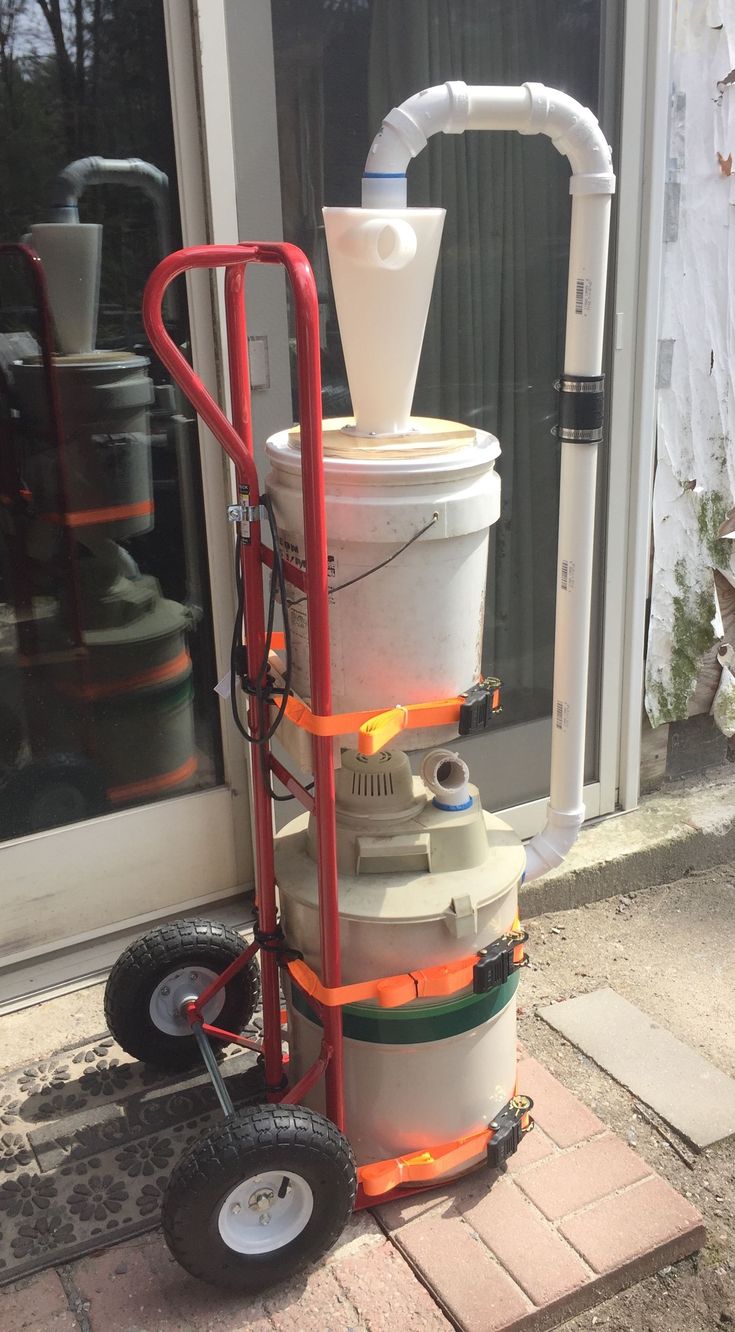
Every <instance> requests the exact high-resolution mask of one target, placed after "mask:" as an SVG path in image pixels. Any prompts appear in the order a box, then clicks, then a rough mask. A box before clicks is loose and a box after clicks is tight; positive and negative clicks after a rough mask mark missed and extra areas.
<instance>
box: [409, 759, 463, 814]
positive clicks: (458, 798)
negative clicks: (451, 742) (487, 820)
mask: <svg viewBox="0 0 735 1332" xmlns="http://www.w3.org/2000/svg"><path fill="white" fill-rule="evenodd" d="M421 780H422V782H423V783H424V785H425V786H426V788H427V790H428V791H430V792H431V794H432V796H433V797H434V801H435V803H438V804H439V806H440V807H441V808H442V809H467V808H468V806H469V805H471V804H472V796H471V795H470V790H469V786H468V785H467V783H468V782H469V780H470V770H469V768H468V767H467V764H466V763H465V761H464V759H463V758H460V756H459V754H457V753H455V752H454V750H452V749H432V750H430V751H429V753H428V754H425V755H424V758H423V761H422V763H421Z"/></svg>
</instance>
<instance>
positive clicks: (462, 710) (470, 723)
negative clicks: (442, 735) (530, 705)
mask: <svg viewBox="0 0 735 1332" xmlns="http://www.w3.org/2000/svg"><path fill="white" fill-rule="evenodd" d="M502 687H503V686H502V683H501V681H500V680H498V678H497V676H494V675H489V676H488V677H487V679H486V680H480V681H479V682H478V684H475V685H472V687H471V688H470V689H468V690H467V691H466V692H465V694H464V695H463V699H464V702H463V703H460V705H459V726H458V730H459V734H460V735H477V734H479V732H481V731H486V730H487V728H488V726H490V724H491V722H492V719H493V717H496V716H497V715H498V713H499V712H502V711H503V708H502V704H501V690H502Z"/></svg>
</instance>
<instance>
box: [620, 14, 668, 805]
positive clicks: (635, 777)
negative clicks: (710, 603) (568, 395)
mask: <svg viewBox="0 0 735 1332" xmlns="http://www.w3.org/2000/svg"><path fill="white" fill-rule="evenodd" d="M673 8H674V6H673V5H672V4H671V2H670V0H650V4H649V6H648V34H647V35H648V43H647V63H646V67H645V68H644V69H643V70H642V71H641V83H642V85H643V87H644V88H645V90H646V98H645V119H642V120H641V124H643V126H644V140H643V197H642V225H641V264H640V279H641V280H640V288H639V292H640V296H639V314H638V338H637V344H636V382H635V399H634V410H633V421H632V438H633V441H634V449H633V456H632V460H631V463H632V465H631V468H630V487H631V496H630V516H629V525H628V532H627V550H628V565H627V570H626V614H625V640H624V644H623V680H622V690H621V695H622V703H621V739H620V793H619V802H620V804H621V806H622V807H623V809H632V808H633V807H634V806H635V805H637V803H638V799H639V795H640V767H641V723H642V707H643V681H644V670H645V663H644V656H643V648H644V642H645V632H646V622H645V618H646V598H647V590H648V565H649V556H650V541H651V510H652V504H653V470H654V461H655V455H656V366H657V360H658V332H659V312H660V297H661V269H662V262H663V220H664V197H665V186H666V159H667V151H668V122H669V104H670V82H671V44H672V38H673ZM639 132H640V131H639Z"/></svg>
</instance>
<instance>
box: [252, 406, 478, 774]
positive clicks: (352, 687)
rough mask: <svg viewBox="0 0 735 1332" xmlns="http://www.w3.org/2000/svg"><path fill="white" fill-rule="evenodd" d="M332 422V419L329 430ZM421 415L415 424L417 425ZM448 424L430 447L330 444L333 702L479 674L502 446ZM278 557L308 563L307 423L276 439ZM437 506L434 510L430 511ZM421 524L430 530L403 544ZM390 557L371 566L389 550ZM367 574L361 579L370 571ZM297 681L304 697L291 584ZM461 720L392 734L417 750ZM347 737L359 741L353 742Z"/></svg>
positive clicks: (353, 704)
mask: <svg viewBox="0 0 735 1332" xmlns="http://www.w3.org/2000/svg"><path fill="white" fill-rule="evenodd" d="M334 424H335V423H332V422H325V430H326V431H327V432H328V439H331V438H333V436H334V433H335V432H334V430H333V429H332V430H330V427H333V426H334ZM417 424H418V423H417ZM442 424H444V425H446V427H447V430H446V432H444V434H443V436H442V439H441V442H440V443H439V444H438V445H436V444H435V445H434V446H433V447H430V446H429V445H428V444H427V443H426V438H425V437H424V447H423V448H422V447H421V444H420V440H421V438H422V437H421V436H418V437H417V441H416V443H415V444H414V446H413V448H409V447H404V451H403V453H402V454H396V453H395V451H393V452H391V449H392V448H393V449H395V446H385V447H384V448H381V447H380V446H378V445H371V447H370V448H369V449H366V450H364V451H363V452H361V453H349V452H345V454H344V456H337V455H336V454H334V453H328V452H327V451H326V450H325V458H324V473H325V487H326V508H327V546H328V555H329V574H330V586H332V587H334V588H335V589H340V587H341V585H342V584H343V583H351V581H352V580H353V579H358V578H359V579H360V581H359V582H353V583H352V585H351V586H349V587H345V588H344V589H342V590H335V591H334V592H333V594H332V596H331V597H330V645H329V646H330V653H331V666H332V693H333V702H332V706H333V711H335V712H350V711H353V710H362V709H375V710H376V711H381V710H383V709H387V708H391V707H394V706H395V705H396V704H399V703H400V704H407V703H426V702H431V701H433V700H440V699H443V698H450V697H453V696H454V695H456V694H458V693H461V692H462V691H463V690H465V689H468V688H469V687H470V685H472V684H473V683H474V682H476V680H477V679H478V676H479V672H480V653H481V647H482V631H483V612H484V602H485V582H486V577H487V558H488V533H489V528H490V526H491V524H492V523H494V522H496V521H497V519H498V516H499V513H500V479H499V477H498V476H497V474H496V472H495V470H494V466H495V459H496V458H497V456H498V454H499V452H500V449H499V445H498V442H497V440H496V439H495V438H494V437H493V436H492V435H486V434H480V433H475V432H473V431H468V430H467V429H466V428H464V427H461V426H456V427H454V429H455V431H456V436H455V438H454V439H452V433H451V427H450V425H449V423H442ZM267 453H268V458H269V461H270V464H271V470H270V472H269V474H268V477H267V479H266V486H267V489H268V492H269V494H270V495H271V497H272V499H273V505H274V509H275V513H276V519H277V522H278V528H279V536H280V542H281V548H282V551H283V554H284V555H285V556H286V557H287V558H288V559H290V560H291V561H292V562H293V563H295V564H297V565H299V566H301V567H303V565H304V561H305V551H304V535H303V530H304V529H303V513H302V500H301V459H300V452H299V436H298V432H294V431H283V432H281V433H280V434H278V435H274V436H273V437H272V438H271V439H269V440H268V443H267ZM434 514H436V515H437V517H436V520H435V521H432V520H433V518H434ZM422 528H428V530H427V531H426V532H424V534H423V535H422V536H421V537H420V538H419V539H418V540H416V541H414V543H413V544H412V545H411V546H409V547H408V549H406V550H404V551H402V553H400V554H397V553H396V552H398V551H400V550H401V547H403V546H405V545H406V543H407V542H408V541H410V540H411V538H412V537H415V536H416V534H417V533H418V532H420V531H421V529H422ZM392 555H395V556H396V558H395V559H393V560H392V561H391V563H390V564H388V565H387V566H386V567H384V568H381V569H378V570H377V571H376V572H369V571H370V570H372V569H374V567H375V566H376V565H380V564H382V563H383V561H385V560H387V559H388V557H389V556H392ZM365 574H366V575H367V576H366V577H362V578H361V575H365ZM289 614H290V621H291V636H292V653H293V687H294V689H295V691H296V693H297V694H299V695H300V696H301V697H302V698H305V699H307V700H308V698H309V659H308V647H309V639H308V621H307V614H306V602H305V600H304V598H303V597H302V594H301V593H300V592H298V591H297V590H296V589H294V588H291V589H290V595H289ZM454 734H456V730H455V729H453V728H451V727H450V728H446V727H441V728H436V727H435V728H432V729H426V730H423V731H421V732H419V731H405V732H403V733H402V735H401V737H399V739H398V740H396V741H395V744H396V745H399V746H400V747H402V748H406V749H412V748H420V747H422V746H423V745H427V744H433V743H439V742H441V741H442V740H445V739H448V738H449V737H450V736H452V735H454ZM343 743H350V742H349V741H347V740H345V741H343Z"/></svg>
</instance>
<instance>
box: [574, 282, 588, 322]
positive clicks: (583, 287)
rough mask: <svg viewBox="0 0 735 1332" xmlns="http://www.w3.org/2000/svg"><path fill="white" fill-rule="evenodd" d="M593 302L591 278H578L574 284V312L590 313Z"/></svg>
mask: <svg viewBox="0 0 735 1332" xmlns="http://www.w3.org/2000/svg"><path fill="white" fill-rule="evenodd" d="M591 304H592V283H591V282H590V280H589V278H577V281H576V282H575V284H574V313H575V314H578V315H585V316H586V315H588V314H589V312H590V306H591Z"/></svg>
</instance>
